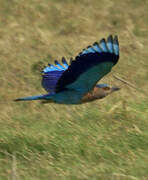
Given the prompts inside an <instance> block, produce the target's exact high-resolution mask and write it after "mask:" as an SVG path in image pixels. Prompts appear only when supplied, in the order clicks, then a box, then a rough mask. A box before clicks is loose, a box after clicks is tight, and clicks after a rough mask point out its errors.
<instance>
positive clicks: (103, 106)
mask: <svg viewBox="0 0 148 180" xmlns="http://www.w3.org/2000/svg"><path fill="white" fill-rule="evenodd" d="M0 4H1V5H0V55H1V56H0V84H1V86H0V94H1V96H0V109H1V111H0V127H1V130H0V179H2V180H6V179H9V180H10V179H12V180H18V179H22V180H25V179H26V180H33V179H36V180H39V179H51V180H54V179H60V180H65V179H68V180H69V179H71V180H76V179H78V180H80V179H86V180H87V179H92V180H97V179H99V180H101V179H103V180H106V179H108V180H146V179H147V178H148V176H147V172H148V166H147V161H148V157H147V148H148V143H147V142H148V129H147V115H148V110H147V107H148V103H147V92H148V84H147V79H148V73H147V69H148V66H147V57H148V40H147V37H148V31H147V29H148V21H147V19H148V1H146V0H143V1H140V0H135V1H130V0H125V1H122V0H118V1H117V0H115V1H111V0H92V1H91V2H90V1H89V0H82V1H78V0H71V1H68V0H63V1H60V0H51V1H47V0H44V1H39V0H36V1H34V0H19V1H18V0H13V1H10V0H5V1H3V0H0ZM109 34H118V36H119V41H120V47H121V48H120V50H121V56H120V61H119V63H118V64H117V66H116V67H115V68H114V69H113V71H112V74H110V75H108V76H107V77H105V78H104V79H103V80H102V82H106V83H110V84H113V85H119V86H121V87H122V90H121V91H120V93H114V94H113V95H112V96H110V97H107V98H106V99H104V100H101V101H96V102H93V103H90V104H85V105H80V106H64V105H55V104H49V105H48V104H46V105H42V104H40V103H39V102H30V103H26V102H24V103H13V102H12V99H15V98H17V97H21V96H28V95H33V94H40V93H43V92H44V90H43V89H42V88H41V86H40V79H41V77H40V74H39V69H40V68H41V66H43V65H46V64H47V63H48V62H50V63H51V62H53V60H54V59H61V57H62V56H65V57H66V58H68V59H69V58H70V57H74V56H75V55H77V54H78V53H79V52H80V51H81V50H82V49H83V48H85V47H87V46H88V45H89V44H92V43H93V42H94V41H97V40H100V38H102V37H106V36H108V35H109ZM47 57H48V58H47ZM113 74H115V75H117V76H119V77H121V78H123V79H125V80H126V81H127V82H130V83H131V84H132V85H134V87H136V88H137V89H140V91H137V90H135V89H134V88H131V87H129V86H127V85H126V84H123V83H122V82H120V81H118V80H116V79H114V78H113V76H112V75H113Z"/></svg>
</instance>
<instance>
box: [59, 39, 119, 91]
mask: <svg viewBox="0 0 148 180" xmlns="http://www.w3.org/2000/svg"><path fill="white" fill-rule="evenodd" d="M118 59H119V43H118V38H117V36H115V37H114V38H113V37H112V35H110V36H109V37H108V38H107V41H106V40H105V39H102V40H101V41H100V42H99V43H97V42H96V43H94V44H93V45H92V46H88V47H87V49H84V50H83V51H82V52H81V53H80V54H79V55H78V56H77V57H76V58H75V60H74V61H72V63H71V65H70V66H69V67H68V69H67V70H66V71H64V72H63V73H62V75H61V77H60V78H59V80H58V81H57V85H56V92H59V91H62V90H64V89H65V88H69V89H75V90H77V91H81V92H82V93H87V92H89V91H90V90H91V89H92V88H93V87H94V86H95V84H96V83H97V82H98V81H99V80H100V79H101V78H102V77H103V76H105V75H106V74H107V73H109V72H110V71H111V69H112V67H113V66H114V65H115V64H116V63H117V62H118Z"/></svg>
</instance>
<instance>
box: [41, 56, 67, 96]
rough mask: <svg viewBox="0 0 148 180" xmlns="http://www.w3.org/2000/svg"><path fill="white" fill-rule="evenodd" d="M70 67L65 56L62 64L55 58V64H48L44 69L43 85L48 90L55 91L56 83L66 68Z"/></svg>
mask: <svg viewBox="0 0 148 180" xmlns="http://www.w3.org/2000/svg"><path fill="white" fill-rule="evenodd" d="M67 68H68V63H67V61H66V59H65V58H62V63H61V64H60V63H59V62H58V61H57V60H55V65H52V64H48V66H46V67H45V68H44V69H43V71H42V77H43V79H42V86H43V88H44V89H45V90H46V91H47V92H50V93H52V92H54V91H55V87H56V84H57V82H58V80H59V78H60V77H61V75H62V74H63V72H64V71H65V70H67Z"/></svg>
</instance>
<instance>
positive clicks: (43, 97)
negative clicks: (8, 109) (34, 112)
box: [14, 95, 49, 101]
mask: <svg viewBox="0 0 148 180" xmlns="http://www.w3.org/2000/svg"><path fill="white" fill-rule="evenodd" d="M46 96H47V95H37V96H29V97H23V98H18V99H15V100H14V101H32V100H41V99H45V97H46ZM48 96H49V95H48Z"/></svg>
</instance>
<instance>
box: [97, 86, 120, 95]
mask: <svg viewBox="0 0 148 180" xmlns="http://www.w3.org/2000/svg"><path fill="white" fill-rule="evenodd" d="M96 87H97V88H98V92H99V93H100V94H101V95H102V98H103V97H105V96H107V95H109V94H111V93H113V92H115V91H118V90H120V88H119V87H117V86H112V87H111V86H110V85H108V84H97V85H96Z"/></svg>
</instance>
